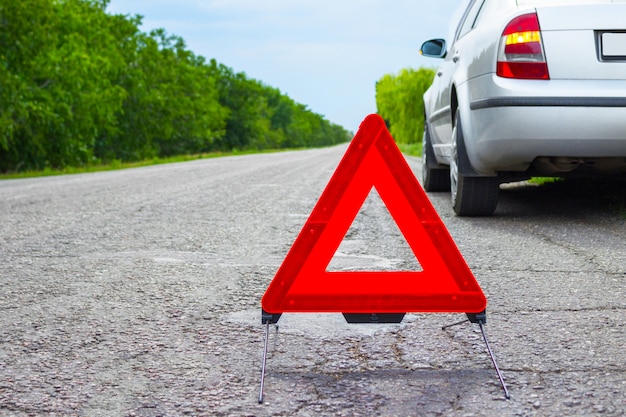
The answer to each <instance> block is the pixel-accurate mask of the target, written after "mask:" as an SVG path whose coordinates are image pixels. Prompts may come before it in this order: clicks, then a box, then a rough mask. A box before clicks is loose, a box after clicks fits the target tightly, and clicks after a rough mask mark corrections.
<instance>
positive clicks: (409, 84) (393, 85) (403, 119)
mask: <svg viewBox="0 0 626 417" xmlns="http://www.w3.org/2000/svg"><path fill="white" fill-rule="evenodd" d="M434 76H435V71H434V70H433V69H429V68H420V69H418V70H414V69H410V68H409V69H403V70H402V71H400V73H399V74H397V75H392V74H387V75H384V76H383V77H382V78H381V79H380V80H378V82H377V83H376V107H377V108H378V114H380V116H381V117H382V118H383V119H385V121H386V122H387V123H388V124H389V128H390V131H391V134H392V135H393V137H394V138H395V140H396V141H398V142H399V143H409V144H410V143H417V142H420V141H421V140H422V134H423V132H424V101H423V99H422V96H423V95H424V92H426V90H427V89H428V87H430V85H431V84H432V80H433V78H434Z"/></svg>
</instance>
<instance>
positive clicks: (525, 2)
mask: <svg viewBox="0 0 626 417" xmlns="http://www.w3.org/2000/svg"><path fill="white" fill-rule="evenodd" d="M610 3H626V0H517V5H518V6H554V5H559V4H610Z"/></svg>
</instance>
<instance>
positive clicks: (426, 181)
mask: <svg viewBox="0 0 626 417" xmlns="http://www.w3.org/2000/svg"><path fill="white" fill-rule="evenodd" d="M422 185H423V186H424V190H426V191H449V190H450V169H449V168H447V167H445V166H443V165H440V164H438V163H437V159H436V158H435V151H434V150H433V145H432V143H430V134H429V133H428V126H424V138H423V139H422Z"/></svg>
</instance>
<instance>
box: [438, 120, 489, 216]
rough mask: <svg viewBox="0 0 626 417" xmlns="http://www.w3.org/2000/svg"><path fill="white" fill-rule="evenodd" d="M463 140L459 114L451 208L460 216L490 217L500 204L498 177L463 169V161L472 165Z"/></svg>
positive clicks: (452, 157)
mask: <svg viewBox="0 0 626 417" xmlns="http://www.w3.org/2000/svg"><path fill="white" fill-rule="evenodd" d="M463 140H464V139H463V129H462V126H461V119H460V117H459V115H458V114H457V117H456V123H455V126H454V129H453V131H452V149H451V155H450V194H451V198H452V207H453V208H454V212H455V213H456V214H457V215H459V216H491V215H492V214H493V213H494V212H495V211H496V206H497V204H498V192H499V190H500V183H499V181H498V177H480V176H474V175H468V174H467V173H464V172H463V171H464V170H463V169H461V163H460V161H463V163H466V164H467V165H469V160H468V159H467V155H466V154H465V144H464V142H463Z"/></svg>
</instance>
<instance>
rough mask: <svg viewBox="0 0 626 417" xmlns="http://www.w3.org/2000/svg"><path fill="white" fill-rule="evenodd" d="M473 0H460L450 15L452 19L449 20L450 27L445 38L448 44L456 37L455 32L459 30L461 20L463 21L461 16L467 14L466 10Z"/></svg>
mask: <svg viewBox="0 0 626 417" xmlns="http://www.w3.org/2000/svg"><path fill="white" fill-rule="evenodd" d="M474 1H475V0H462V1H461V4H460V5H459V6H458V8H457V9H456V11H455V12H454V14H453V15H452V20H451V21H450V27H449V30H448V36H447V37H446V39H447V40H448V43H449V44H452V43H454V41H455V40H456V38H457V34H458V33H459V30H460V25H461V22H463V18H464V17H465V15H466V14H467V10H468V8H469V7H470V5H471V4H472V3H474Z"/></svg>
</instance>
